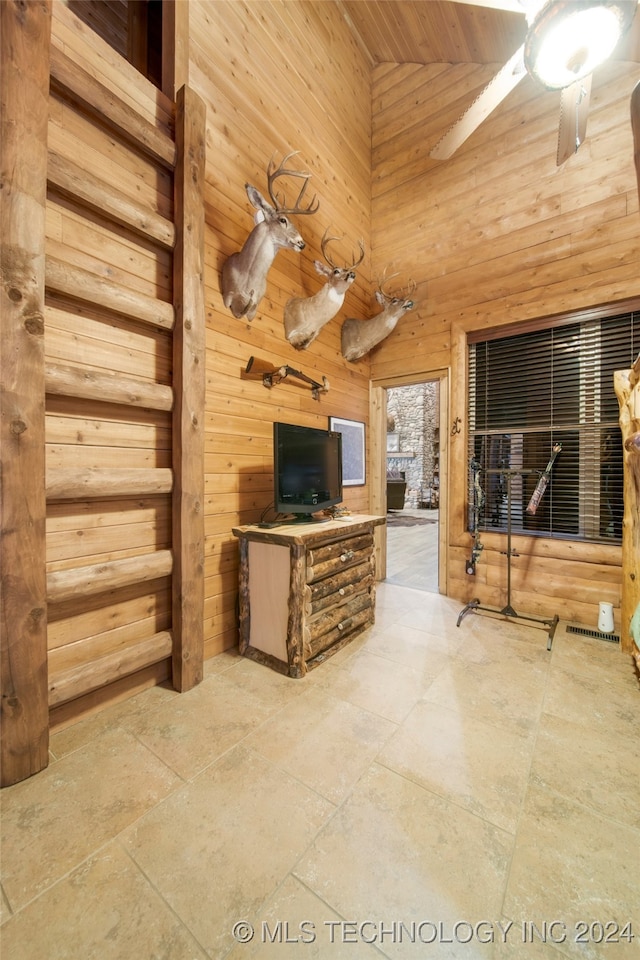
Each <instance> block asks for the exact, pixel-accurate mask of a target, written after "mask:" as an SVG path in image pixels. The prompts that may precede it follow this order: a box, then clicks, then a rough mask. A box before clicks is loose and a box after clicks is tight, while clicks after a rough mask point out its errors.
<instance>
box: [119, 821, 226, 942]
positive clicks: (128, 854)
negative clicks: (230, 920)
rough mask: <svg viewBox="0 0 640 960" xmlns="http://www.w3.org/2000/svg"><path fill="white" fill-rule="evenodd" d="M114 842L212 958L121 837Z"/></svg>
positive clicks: (181, 924) (182, 925)
mask: <svg viewBox="0 0 640 960" xmlns="http://www.w3.org/2000/svg"><path fill="white" fill-rule="evenodd" d="M113 842H114V843H116V844H117V846H118V848H119V849H120V850H121V851H122V853H124V855H125V856H126V857H127V859H128V860H129V861H130V863H131V864H132V866H133V867H135V869H136V870H137V871H138V873H139V874H140V876H141V877H142V878H143V879H144V881H145V883H146V884H147V885H148V886H149V887H150V888H151V890H153V891H154V893H155V894H156V895H157V896H158V897H159V898H160V900H161V901H162V902H163V903H164V905H165V907H166V908H167V910H169V911H170V913H171V914H172V915H173V916H174V917H175V918H176V920H177V922H178V923H179V924H180V926H181V927H182V928H183V930H186V931H187V932H188V934H189V936H190V937H193V939H194V940H195V942H196V943H197V944H198V946H199V947H200V949H201V950H202V952H203V953H204V954H205V956H207V957H211V954H210V953H209V951H208V950H207V948H206V947H205V945H204V944H203V943H201V941H200V940H199V939H198V937H197V935H196V933H195V932H194V931H193V930H192V929H191V927H189V926H188V925H187V924H186V923H185V921H184V920H183V919H182V917H181V916H180V914H179V913H177V912H176V910H175V909H174V907H173V906H172V905H171V903H170V902H169V901H168V900H167V898H166V897H165V896H164V894H163V893H162V891H161V890H160V889H159V888H158V887H157V885H156V884H155V883H154V882H153V880H152V879H151V877H150V876H149V875H148V874H147V872H146V871H145V870H144V868H143V866H142V864H140V863H138V861H137V860H136V858H135V857H134V856H133V854H132V853H131V851H130V850H129V849H128V847H127V846H126V845H125V844H124V843H122V840H121V838H120V836H118V837H117V838H115V839H114V841H113Z"/></svg>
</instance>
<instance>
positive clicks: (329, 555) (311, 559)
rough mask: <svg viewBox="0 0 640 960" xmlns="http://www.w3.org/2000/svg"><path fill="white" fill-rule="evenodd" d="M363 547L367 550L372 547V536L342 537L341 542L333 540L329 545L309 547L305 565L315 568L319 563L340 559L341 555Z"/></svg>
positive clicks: (365, 534) (368, 534) (363, 534)
mask: <svg viewBox="0 0 640 960" xmlns="http://www.w3.org/2000/svg"><path fill="white" fill-rule="evenodd" d="M365 547H367V548H368V549H369V550H370V549H371V548H372V547H373V535H372V534H370V533H362V534H360V535H359V536H356V537H343V538H342V539H341V540H334V541H332V542H331V543H326V544H324V546H319V547H310V548H309V550H307V564H308V565H309V566H310V567H315V566H317V565H318V564H319V563H325V562H326V561H327V560H333V559H335V558H336V557H340V556H341V554H343V553H347V552H348V551H354V550H363V549H364V548H365Z"/></svg>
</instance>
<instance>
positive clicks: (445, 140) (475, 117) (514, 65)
mask: <svg viewBox="0 0 640 960" xmlns="http://www.w3.org/2000/svg"><path fill="white" fill-rule="evenodd" d="M523 54H524V46H522V47H520V48H519V49H518V50H516V52H515V53H514V55H513V56H512V57H511V59H510V60H507V62H506V63H505V65H504V67H502V68H501V69H500V70H498V72H497V73H496V75H495V77H494V78H493V80H490V81H489V83H488V84H487V86H486V87H485V88H484V90H483V91H482V93H481V94H480V95H479V96H478V97H476V99H475V100H474V101H473V103H472V104H471V106H470V107H468V108H467V110H465V112H464V113H463V114H462V116H461V117H460V119H459V120H456V122H455V123H454V124H453V126H452V127H450V128H449V129H448V130H447V132H446V133H445V135H444V136H443V137H442V139H441V140H439V141H438V143H436V145H435V147H434V148H433V150H432V151H431V153H430V154H429V156H430V157H433V158H434V160H448V159H449V157H451V156H453V154H454V153H455V152H456V150H457V149H458V147H460V146H462V144H463V143H464V142H465V140H466V139H467V138H468V137H470V136H471V134H472V133H473V132H474V130H477V129H478V127H479V126H480V124H481V123H482V121H483V120H486V118H487V117H488V116H489V114H490V113H492V112H493V111H494V110H495V109H496V107H497V106H498V105H499V104H501V103H502V101H503V100H504V99H505V97H506V96H507V94H509V93H510V92H511V91H512V90H513V88H514V87H515V86H517V84H518V83H519V82H520V80H522V78H523V77H524V75H525V72H526V71H525V68H524V58H523Z"/></svg>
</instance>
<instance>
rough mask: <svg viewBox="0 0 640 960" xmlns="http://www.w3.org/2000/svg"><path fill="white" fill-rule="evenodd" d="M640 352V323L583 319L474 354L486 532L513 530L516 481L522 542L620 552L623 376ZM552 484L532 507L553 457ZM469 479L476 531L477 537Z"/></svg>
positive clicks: (472, 398) (481, 346)
mask: <svg viewBox="0 0 640 960" xmlns="http://www.w3.org/2000/svg"><path fill="white" fill-rule="evenodd" d="M639 350H640V313H638V312H632V313H625V314H621V315H618V316H614V317H605V318H593V317H589V318H586V319H585V320H583V321H580V320H579V319H577V320H576V321H575V322H572V323H570V324H564V325H562V326H557V327H552V328H547V329H542V330H533V331H529V332H526V333H522V334H519V335H515V336H510V337H506V338H502V339H492V340H485V341H482V342H478V343H473V344H471V345H470V346H469V426H470V430H469V438H470V439H469V444H470V447H469V457H470V462H473V461H475V465H476V467H477V466H478V465H479V467H480V475H479V476H480V483H481V486H482V488H483V490H484V494H485V496H484V504H483V505H482V509H481V511H480V515H479V517H478V522H479V526H480V529H483V530H491V529H496V530H504V529H505V528H506V523H507V509H508V504H507V498H506V489H507V483H506V479H507V471H509V472H510V474H511V526H512V530H513V531H514V532H524V533H529V534H539V535H544V536H547V537H560V538H571V539H574V538H575V539H580V540H588V541H607V542H620V540H621V537H622V516H623V496H622V489H623V450H622V437H621V433H620V428H619V425H618V415H619V410H618V400H617V397H616V395H615V392H614V388H613V374H614V371H615V370H626V369H629V368H630V367H631V365H632V364H633V362H634V361H635V359H636V357H637V355H638V352H639ZM557 443H560V444H561V445H562V449H561V451H560V453H559V454H558V456H557V458H556V460H555V463H554V465H553V470H552V475H551V482H550V483H549V486H548V487H547V490H546V491H545V494H544V496H543V498H542V501H541V503H540V505H539V506H538V508H537V510H536V512H535V514H534V515H529V514H527V512H526V508H527V504H528V503H529V500H530V498H531V495H532V493H533V491H534V489H535V487H536V484H537V482H538V480H539V478H540V474H541V473H542V472H543V471H544V469H545V467H546V465H547V462H548V461H549V459H550V457H551V451H552V448H553V445H554V444H557ZM473 503H474V499H473V477H472V475H471V472H470V484H469V504H470V516H469V525H470V529H473V527H474V525H475V523H474V520H475V518H474V511H473Z"/></svg>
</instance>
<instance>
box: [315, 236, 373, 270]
mask: <svg viewBox="0 0 640 960" xmlns="http://www.w3.org/2000/svg"><path fill="white" fill-rule="evenodd" d="M328 232H329V228H328V227H327V229H326V230H325V232H324V234H323V235H322V240H321V241H320V249H321V251H322V256H323V257H324V259H325V260H326V261H327V263H328V264H329V266H330V267H333V269H334V270H346V271H347V272H348V271H350V270H355V269H356V267H359V266H360V264H361V263H362V261H363V260H364V243H363V242H362V240H358V246H359V247H360V256H359V257H358V258H357V259H356V255H355V253H354V252H353V251H351V256H352V258H353V260H352V262H351V264H345V266H344V267H339V266H338V264H337V263H334V261H333V260H332V258H331V257H330V256H329V252H328V249H329V244H330V243H331V241H332V240H336V241H340V240H342V239H344V238H343V237H329V236H327V234H328Z"/></svg>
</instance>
